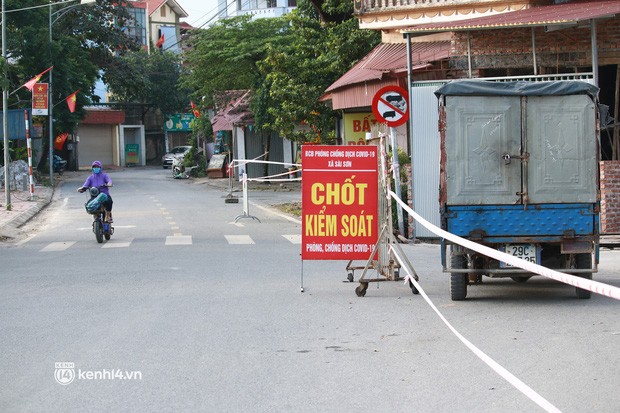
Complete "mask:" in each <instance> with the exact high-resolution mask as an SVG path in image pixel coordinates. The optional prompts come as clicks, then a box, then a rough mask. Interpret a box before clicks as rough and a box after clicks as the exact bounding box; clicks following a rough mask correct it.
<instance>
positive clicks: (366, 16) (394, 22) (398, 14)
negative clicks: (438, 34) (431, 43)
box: [354, 0, 553, 30]
mask: <svg viewBox="0 0 620 413" xmlns="http://www.w3.org/2000/svg"><path fill="white" fill-rule="evenodd" d="M552 2H553V1H552V0H512V1H510V0H508V1H506V0H354V13H355V16H356V17H357V18H358V19H359V20H360V28H362V29H373V30H397V29H400V28H404V27H409V26H413V25H418V24H428V23H442V22H448V21H458V20H464V19H470V18H474V17H483V16H489V15H492V14H498V13H504V12H509V11H516V10H522V9H524V8H529V7H530V6H532V5H542V4H549V3H552Z"/></svg>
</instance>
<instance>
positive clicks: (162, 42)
mask: <svg viewBox="0 0 620 413" xmlns="http://www.w3.org/2000/svg"><path fill="white" fill-rule="evenodd" d="M163 45H164V35H163V34H162V35H161V37H160V38H159V40H158V41H157V43H155V47H162V46H163Z"/></svg>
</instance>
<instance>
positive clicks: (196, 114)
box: [189, 100, 201, 118]
mask: <svg viewBox="0 0 620 413" xmlns="http://www.w3.org/2000/svg"><path fill="white" fill-rule="evenodd" d="M189 103H191V104H192V111H193V112H194V116H196V117H197V118H199V117H200V116H201V113H200V111H199V110H198V109H196V105H194V102H192V101H191V100H190V101H189Z"/></svg>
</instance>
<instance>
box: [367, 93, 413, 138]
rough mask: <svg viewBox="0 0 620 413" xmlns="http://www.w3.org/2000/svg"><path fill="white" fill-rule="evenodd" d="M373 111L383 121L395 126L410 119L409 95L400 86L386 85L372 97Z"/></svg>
mask: <svg viewBox="0 0 620 413" xmlns="http://www.w3.org/2000/svg"><path fill="white" fill-rule="evenodd" d="M372 113H374V115H375V118H377V120H378V121H379V122H381V123H385V124H387V125H388V126H389V127H392V128H395V127H397V126H400V125H402V124H404V123H405V122H407V120H409V95H408V94H407V91H406V90H405V89H403V88H402V87H400V86H395V85H392V86H386V87H383V88H381V89H379V91H378V92H377V93H376V94H375V96H374V98H373V99H372Z"/></svg>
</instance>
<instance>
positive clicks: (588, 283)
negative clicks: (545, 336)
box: [388, 190, 620, 300]
mask: <svg viewBox="0 0 620 413" xmlns="http://www.w3.org/2000/svg"><path fill="white" fill-rule="evenodd" d="M388 196H389V197H392V198H394V199H395V200H396V202H398V203H399V204H400V205H401V206H402V207H403V209H404V210H405V211H407V213H408V214H409V215H411V216H412V217H413V218H414V219H415V220H416V221H418V222H419V223H420V224H421V225H422V226H424V227H425V228H427V229H428V230H429V231H431V232H433V233H435V234H437V235H438V236H440V237H442V238H445V239H447V240H449V241H452V242H454V243H455V244H459V245H461V246H463V247H465V248H468V249H470V250H474V251H476V252H479V253H481V254H484V255H486V256H487V257H491V258H494V259H496V260H498V261H503V262H505V263H507V264H510V265H512V266H514V267H519V268H522V269H524V270H526V271H529V272H532V273H535V274H539V275H542V276H544V277H547V278H551V279H553V280H556V281H559V282H562V283H564V284H569V285H572V286H575V287H578V288H581V289H584V290H589V291H592V292H593V293H596V294H601V295H604V296H607V297H610V298H615V299H616V300H620V288H618V287H614V286H612V285H608V284H604V283H601V282H598V281H593V280H588V279H586V278H581V277H577V276H574V275H570V274H566V273H563V272H559V271H555V270H551V269H549V268H546V267H543V266H542V265H538V264H534V263H532V262H529V261H525V260H522V259H521V258H517V257H513V256H512V255H509V254H506V253H504V252H502V251H498V250H495V249H493V248H489V247H487V246H484V245H480V244H478V243H476V242H472V241H469V240H466V239H464V238H461V237H459V236H457V235H454V234H451V233H449V232H447V231H444V230H443V229H441V228H438V227H436V226H435V225H433V224H431V223H430V222H428V221H427V220H425V219H424V218H422V217H421V216H420V215H418V214H417V213H415V212H414V211H413V210H412V209H411V208H409V206H408V205H407V204H405V203H404V202H403V201H402V200H401V199H400V198H399V197H398V196H397V195H396V194H395V193H394V192H392V191H391V190H390V191H388Z"/></svg>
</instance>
